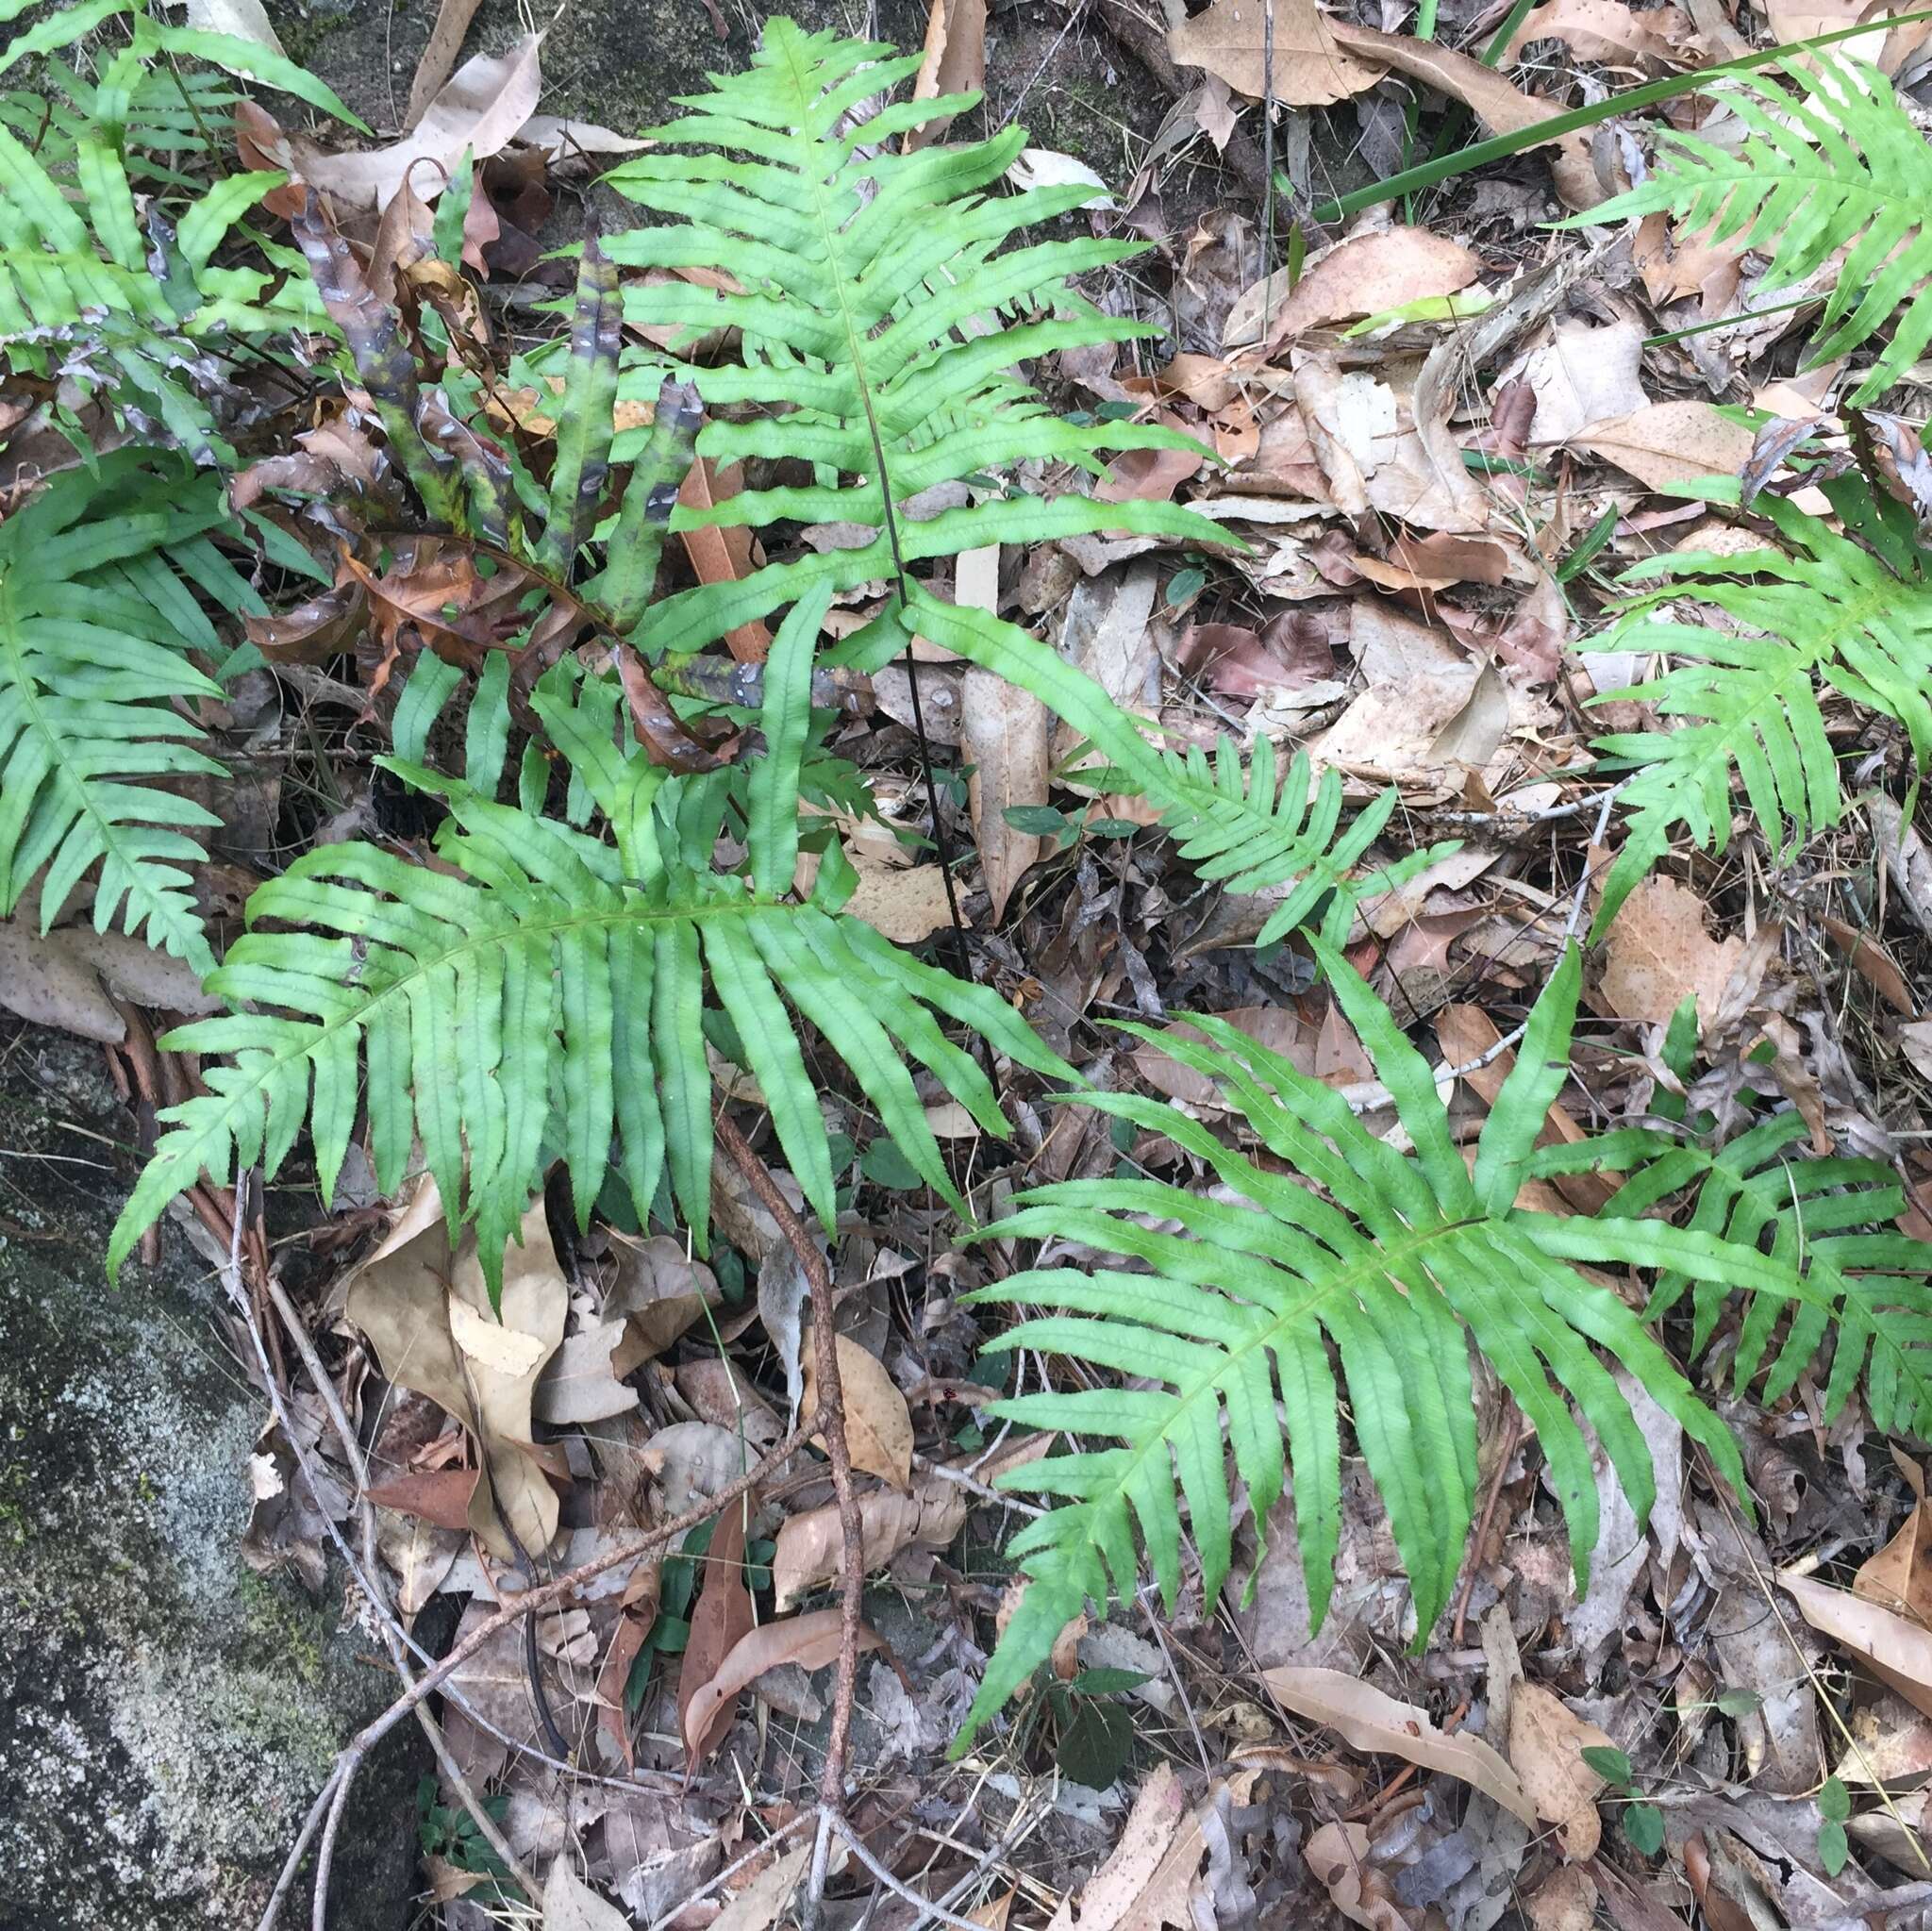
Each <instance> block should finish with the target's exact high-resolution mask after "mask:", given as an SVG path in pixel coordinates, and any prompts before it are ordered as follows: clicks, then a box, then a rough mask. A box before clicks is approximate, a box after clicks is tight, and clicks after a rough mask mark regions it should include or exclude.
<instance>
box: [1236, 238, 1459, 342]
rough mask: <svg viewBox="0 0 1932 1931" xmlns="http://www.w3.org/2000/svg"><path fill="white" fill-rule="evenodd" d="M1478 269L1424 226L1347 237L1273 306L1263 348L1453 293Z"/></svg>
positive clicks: (1455, 243) (1453, 245)
mask: <svg viewBox="0 0 1932 1931" xmlns="http://www.w3.org/2000/svg"><path fill="white" fill-rule="evenodd" d="M1481 272H1482V263H1481V262H1479V261H1478V260H1477V259H1476V258H1475V257H1474V255H1473V254H1471V252H1470V251H1469V250H1468V249H1467V248H1465V247H1464V246H1463V245H1462V243H1461V242H1459V241H1451V240H1450V238H1449V237H1448V236H1447V235H1438V234H1435V233H1433V232H1432V231H1431V230H1429V229H1427V228H1401V227H1397V228H1384V229H1382V230H1380V231H1379V232H1378V233H1374V234H1368V235H1352V236H1351V237H1350V238H1349V239H1348V240H1347V241H1341V242H1339V243H1338V244H1337V245H1336V246H1335V247H1333V248H1331V249H1330V250H1329V251H1328V253H1327V254H1326V255H1324V256H1323V258H1321V260H1320V261H1318V262H1316V264H1315V265H1314V267H1312V268H1311V269H1309V270H1308V271H1307V274H1306V275H1303V276H1302V278H1301V279H1300V280H1299V281H1298V282H1296V283H1295V286H1294V292H1293V293H1292V294H1291V295H1290V296H1289V297H1288V299H1287V300H1286V301H1285V302H1283V303H1281V304H1280V305H1279V306H1278V308H1277V309H1276V312H1275V317H1274V323H1273V325H1271V326H1270V328H1269V332H1268V347H1270V348H1273V347H1274V346H1275V345H1276V344H1278V343H1281V342H1284V341H1293V340H1294V339H1295V338H1296V337H1297V336H1299V335H1301V334H1302V333H1303V332H1304V331H1305V330H1307V329H1310V328H1322V327H1325V326H1326V325H1328V324H1329V323H1331V322H1345V321H1351V320H1353V319H1355V318H1356V317H1357V316H1365V315H1379V314H1381V313H1382V311H1383V310H1384V309H1385V308H1401V307H1402V306H1403V305H1404V304H1405V303H1407V302H1417V301H1421V300H1422V299H1423V298H1424V297H1425V296H1428V295H1453V294H1454V293H1455V292H1456V291H1457V289H1466V288H1467V287H1468V286H1469V285H1470V283H1471V282H1473V281H1474V279H1475V278H1476V276H1477V275H1479V274H1480V273H1481ZM1229 326H1230V327H1232V326H1233V318H1232V316H1230V318H1229Z"/></svg>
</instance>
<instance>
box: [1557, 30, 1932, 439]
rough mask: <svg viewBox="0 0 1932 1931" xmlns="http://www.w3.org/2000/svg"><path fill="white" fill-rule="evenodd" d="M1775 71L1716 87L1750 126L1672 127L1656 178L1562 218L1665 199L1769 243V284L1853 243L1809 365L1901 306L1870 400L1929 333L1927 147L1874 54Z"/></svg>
mask: <svg viewBox="0 0 1932 1931" xmlns="http://www.w3.org/2000/svg"><path fill="white" fill-rule="evenodd" d="M1781 71H1782V73H1783V75H1784V78H1783V80H1782V81H1780V80H1778V79H1776V78H1774V76H1773V75H1771V74H1769V73H1758V74H1735V75H1730V76H1729V77H1728V78H1727V79H1726V80H1724V81H1723V82H1721V83H1719V84H1717V85H1716V86H1714V87H1713V90H1712V92H1715V93H1717V94H1718V95H1719V96H1720V98H1722V99H1723V100H1724V103H1725V104H1726V105H1727V106H1728V107H1729V108H1730V109H1731V111H1732V112H1733V113H1735V114H1736V115H1737V117H1738V119H1739V120H1740V122H1742V123H1743V125H1744V128H1745V130H1746V132H1745V137H1744V140H1743V141H1742V143H1741V145H1740V146H1739V147H1738V148H1737V149H1736V150H1735V151H1734V152H1733V151H1726V150H1725V149H1723V148H1719V147H1716V146H1713V145H1712V144H1711V143H1710V142H1709V141H1704V140H1701V139H1700V138H1699V137H1698V136H1696V135H1694V134H1683V133H1678V132H1675V131H1674V130H1671V129H1668V128H1667V129H1665V130H1664V132H1663V134H1662V136H1661V137H1660V142H1661V144H1660V151H1659V153H1658V155H1657V162H1656V166H1655V168H1654V170H1653V172H1652V173H1651V175H1650V177H1649V179H1647V180H1646V181H1644V182H1643V183H1642V184H1641V186H1639V187H1637V188H1633V189H1632V190H1631V191H1629V192H1628V193H1627V194H1621V195H1618V196H1617V197H1616V198H1615V199H1613V200H1611V201H1607V202H1606V203H1604V205H1603V206H1602V207H1600V208H1591V210H1590V211H1589V213H1588V215H1577V216H1574V217H1572V219H1571V220H1570V221H1569V222H1568V223H1565V224H1560V225H1564V226H1571V227H1574V226H1578V225H1582V224H1583V223H1585V222H1586V221H1587V222H1588V223H1589V224H1590V225H1592V226H1594V225H1599V224H1602V223H1608V222H1616V221H1622V220H1624V219H1626V218H1629V217H1632V216H1637V215H1645V214H1652V213H1656V212H1657V211H1659V210H1667V211H1668V212H1670V213H1671V214H1673V215H1674V216H1675V217H1676V218H1677V219H1678V221H1679V222H1680V223H1681V224H1682V225H1683V226H1684V227H1685V229H1686V230H1687V231H1699V232H1701V231H1703V230H1705V229H1709V230H1710V239H1711V240H1712V241H1716V242H1722V241H1734V242H1736V243H1737V245H1738V246H1740V247H1742V248H1756V249H1759V250H1761V251H1762V252H1763V253H1765V254H1766V255H1768V256H1770V257H1771V268H1770V270H1769V272H1768V273H1767V274H1766V275H1765V277H1764V281H1763V284H1762V286H1763V288H1764V290H1765V291H1767V292H1770V291H1775V290H1778V289H1784V288H1790V287H1792V286H1794V285H1795V284H1797V283H1799V282H1802V281H1804V280H1805V279H1806V278H1807V276H1809V275H1812V274H1814V273H1815V272H1816V271H1817V270H1818V269H1819V268H1820V267H1821V266H1822V265H1823V264H1824V262H1826V261H1827V260H1829V259H1830V258H1831V257H1832V256H1833V255H1834V254H1835V253H1837V252H1838V251H1839V250H1840V249H1844V250H1847V251H1848V252H1847V254H1846V256H1845V258H1844V261H1843V263H1842V265H1841V266H1840V269H1839V272H1838V278H1837V280H1836V282H1835V283H1834V285H1833V287H1832V291H1831V293H1830V295H1829V296H1827V297H1826V299H1825V304H1824V316H1823V317H1822V318H1821V320H1820V324H1819V330H1818V334H1817V336H1816V338H1815V339H1814V340H1813V341H1812V344H1811V350H1810V356H1809V358H1808V365H1815V364H1817V363H1820V362H1826V361H1829V360H1831V359H1832V358H1834V357H1838V356H1845V355H1849V354H1850V353H1851V352H1852V351H1853V350H1855V349H1858V348H1862V347H1863V346H1864V345H1865V344H1866V343H1868V342H1870V341H1873V339H1874V337H1875V336H1876V335H1877V334H1878V332H1879V330H1881V329H1882V328H1884V327H1885V326H1886V325H1888V324H1889V323H1890V322H1891V320H1892V318H1893V317H1894V316H1895V315H1897V314H1898V312H1899V310H1900V308H1902V307H1903V308H1905V311H1906V312H1905V315H1904V318H1903V320H1902V321H1901V322H1900V323H1899V325H1898V327H1897V329H1896V330H1895V331H1894V333H1893V334H1892V337H1891V340H1890V341H1888V342H1886V343H1884V344H1883V345H1882V346H1881V347H1880V348H1879V350H1878V356H1877V360H1876V361H1875V362H1874V364H1873V365H1872V367H1871V368H1870V369H1869V370H1868V371H1867V372H1866V373H1865V375H1864V378H1863V379H1862V380H1861V381H1860V382H1859V384H1858V386H1857V389H1855V390H1854V391H1852V394H1851V396H1850V400H1851V401H1852V402H1853V403H1861V402H1868V401H1870V400H1871V399H1872V398H1873V397H1874V396H1875V395H1876V394H1878V392H1879V391H1881V390H1884V389H1886V388H1888V387H1890V385H1891V384H1892V383H1894V382H1897V381H1898V380H1899V379H1900V378H1901V377H1902V376H1903V375H1904V374H1905V372H1906V371H1907V369H1908V368H1909V367H1910V366H1911V364H1912V363H1913V362H1914V361H1915V360H1917V358H1919V356H1920V355H1921V354H1922V353H1923V352H1924V348H1925V345H1926V343H1927V342H1928V341H1932V300H1928V299H1927V297H1926V293H1925V290H1924V282H1925V278H1926V276H1927V275H1932V155H1928V154H1927V152H1926V148H1925V137H1924V134H1922V133H1921V132H1920V130H1919V129H1918V128H1917V127H1916V126H1915V125H1913V123H1912V120H1911V117H1910V116H1909V115H1908V114H1907V112H1906V109H1905V107H1904V104H1903V103H1902V102H1901V101H1900V100H1899V98H1898V95H1897V93H1896V92H1894V91H1893V88H1892V84H1891V82H1890V80H1888V79H1887V78H1886V77H1885V75H1882V74H1880V73H1879V72H1878V70H1877V69H1876V68H1875V67H1872V66H1869V65H1868V64H1867V63H1866V62H1864V61H1862V60H1854V59H1851V58H1847V57H1846V56H1844V55H1842V54H1839V53H1830V52H1826V51H1824V50H1818V51H1815V52H1813V53H1812V54H1811V55H1809V56H1808V57H1807V62H1802V63H1801V62H1799V61H1795V60H1791V61H1785V62H1782V63H1781Z"/></svg>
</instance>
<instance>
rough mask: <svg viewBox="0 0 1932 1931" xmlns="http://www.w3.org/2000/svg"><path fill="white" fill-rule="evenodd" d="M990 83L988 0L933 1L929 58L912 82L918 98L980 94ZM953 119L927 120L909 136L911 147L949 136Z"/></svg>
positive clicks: (927, 42) (927, 47)
mask: <svg viewBox="0 0 1932 1931" xmlns="http://www.w3.org/2000/svg"><path fill="white" fill-rule="evenodd" d="M985 85H986V0H932V10H931V12H930V13H928V14H927V15H926V21H925V58H924V59H923V60H922V61H921V62H920V67H919V73H918V75H916V76H915V78H914V80H913V83H912V98H913V99H914V100H915V101H930V100H936V99H938V98H939V97H940V96H941V95H942V94H962V93H977V92H979V91H980V90H981V89H982V88H983V87H984V86H985ZM951 125H953V124H952V121H951V118H950V117H948V118H946V119H942V120H936V121H927V122H925V123H924V124H923V125H920V126H918V127H915V128H913V129H912V130H911V131H910V132H909V133H908V135H907V137H906V145H907V147H908V150H909V149H912V148H918V147H924V146H926V145H928V144H929V143H930V142H932V141H942V140H944V139H945V133H946V129H947V128H948V127H950V126H951Z"/></svg>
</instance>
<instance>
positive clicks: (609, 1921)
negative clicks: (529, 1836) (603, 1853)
mask: <svg viewBox="0 0 1932 1931" xmlns="http://www.w3.org/2000/svg"><path fill="white" fill-rule="evenodd" d="M543 1931H630V1914H629V1913H628V1912H627V1911H621V1910H619V1909H618V1908H617V1906H615V1905H613V1904H610V1903H608V1902H607V1901H606V1900H605V1899H603V1898H601V1897H599V1896H598V1895H597V1893H596V1892H595V1891H594V1890H592V1889H591V1888H590V1886H589V1885H587V1884H586V1883H585V1882H584V1881H583V1879H582V1878H580V1877H579V1876H578V1875H577V1874H576V1873H575V1871H573V1870H572V1869H571V1856H570V1853H569V1852H568V1851H566V1852H564V1853H563V1854H562V1855H561V1856H558V1860H557V1861H556V1863H554V1864H553V1865H551V1867H550V1875H549V1878H548V1879H547V1880H546V1881H545V1883H544V1886H543Z"/></svg>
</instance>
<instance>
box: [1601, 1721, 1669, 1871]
mask: <svg viewBox="0 0 1932 1931" xmlns="http://www.w3.org/2000/svg"><path fill="white" fill-rule="evenodd" d="M1583 1760H1584V1762H1585V1763H1587V1764H1589V1766H1590V1767H1591V1770H1593V1771H1595V1772H1596V1773H1597V1775H1598V1776H1600V1777H1602V1778H1603V1780H1604V1782H1605V1783H1606V1784H1607V1785H1608V1786H1609V1792H1608V1794H1609V1795H1611V1796H1612V1797H1620V1798H1622V1799H1623V1803H1624V1816H1623V1824H1624V1837H1625V1838H1626V1839H1628V1840H1629V1843H1630V1847H1631V1849H1632V1850H1635V1851H1641V1853H1642V1854H1643V1855H1644V1856H1646V1857H1654V1856H1657V1853H1658V1852H1659V1851H1660V1850H1662V1849H1663V1847H1664V1814H1663V1812H1662V1811H1661V1810H1659V1809H1658V1808H1657V1806H1656V1805H1655V1804H1647V1803H1645V1802H1644V1800H1643V1799H1642V1798H1641V1797H1640V1796H1639V1795H1638V1794H1637V1786H1636V1784H1635V1782H1633V1781H1632V1772H1631V1769H1630V1759H1629V1758H1628V1757H1627V1756H1624V1753H1623V1752H1622V1751H1621V1750H1614V1749H1610V1748H1608V1747H1607V1746H1606V1745H1604V1744H1594V1745H1592V1746H1591V1748H1590V1749H1588V1750H1586V1751H1585V1752H1584V1753H1583Z"/></svg>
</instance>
